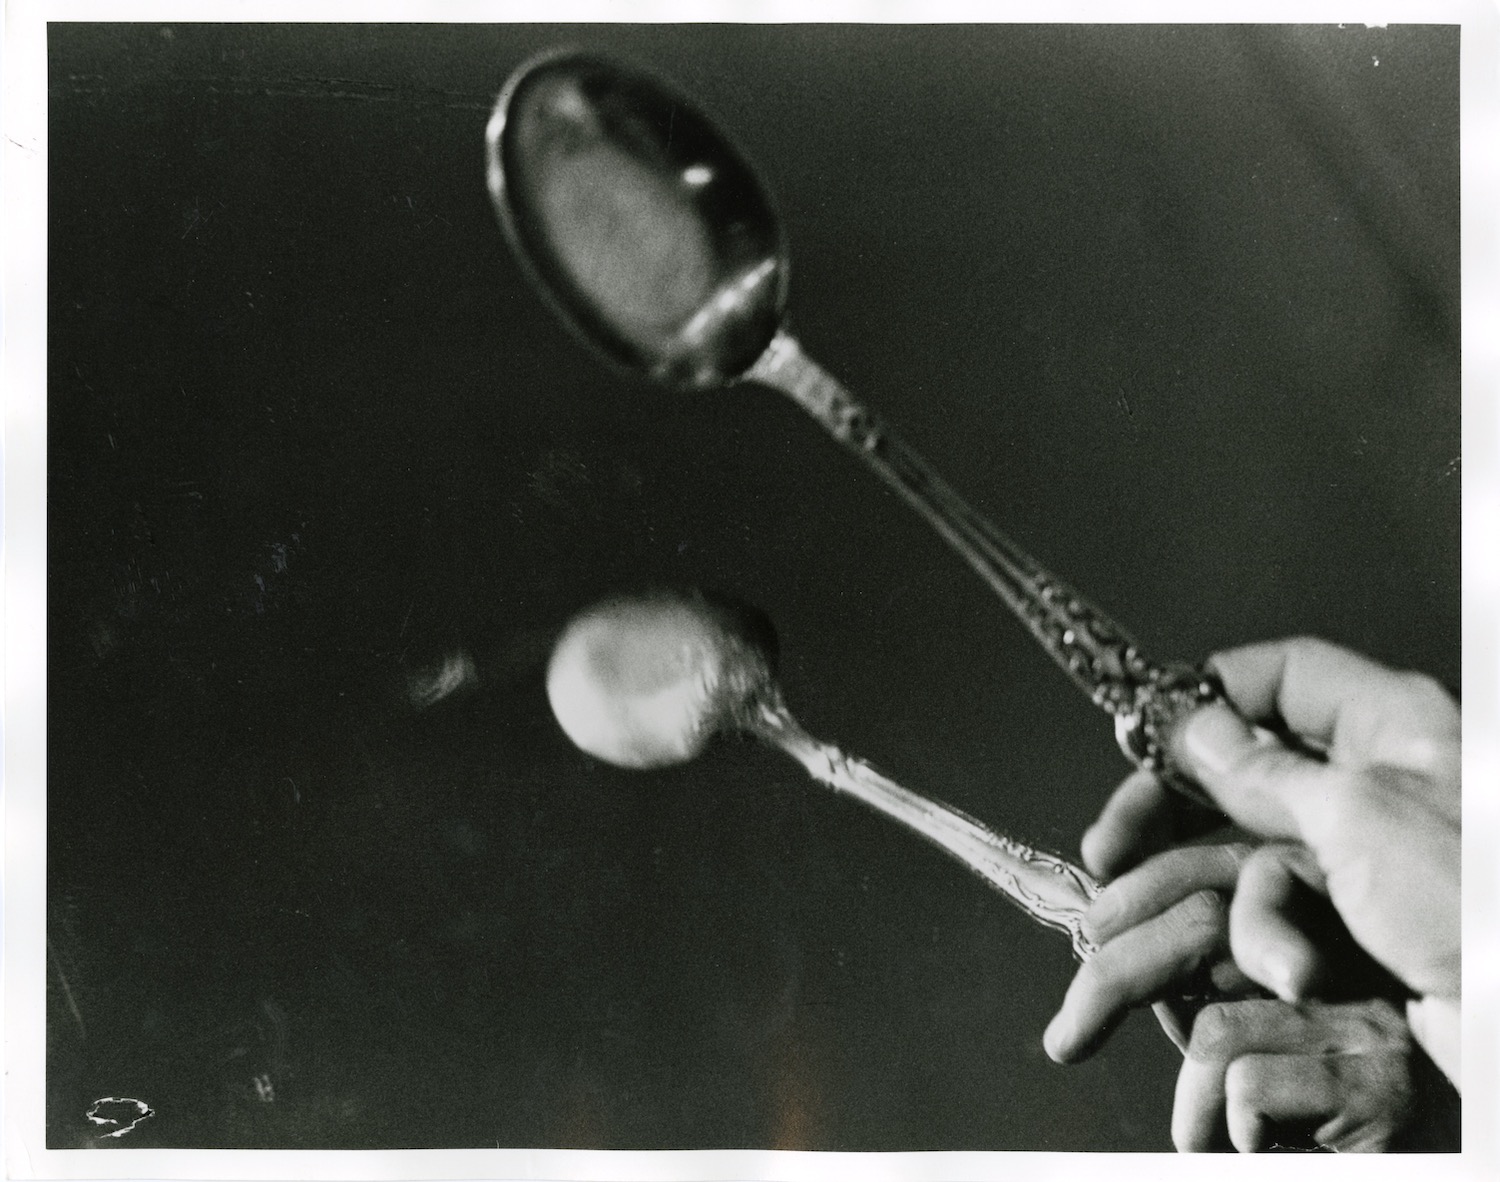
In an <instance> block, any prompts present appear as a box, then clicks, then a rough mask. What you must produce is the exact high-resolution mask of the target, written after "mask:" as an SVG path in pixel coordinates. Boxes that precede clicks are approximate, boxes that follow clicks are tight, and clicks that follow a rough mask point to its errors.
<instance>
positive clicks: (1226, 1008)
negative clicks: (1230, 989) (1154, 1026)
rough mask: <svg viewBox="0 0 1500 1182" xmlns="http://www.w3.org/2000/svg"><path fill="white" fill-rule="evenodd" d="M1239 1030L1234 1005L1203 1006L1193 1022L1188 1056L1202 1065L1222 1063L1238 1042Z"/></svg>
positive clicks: (1220, 1003) (1226, 1003)
mask: <svg viewBox="0 0 1500 1182" xmlns="http://www.w3.org/2000/svg"><path fill="white" fill-rule="evenodd" d="M1239 1029H1240V1023H1239V1021H1238V1020H1237V1018H1236V1011H1235V1006H1234V1003H1232V1002H1214V1003H1213V1004H1211V1005H1207V1006H1204V1007H1203V1009H1202V1010H1201V1011H1199V1013H1198V1017H1197V1018H1196V1019H1195V1020H1194V1021H1193V1033H1192V1037H1191V1038H1190V1039H1189V1040H1188V1054H1189V1055H1190V1056H1192V1058H1194V1059H1197V1060H1198V1061H1199V1062H1203V1063H1212V1062H1222V1061H1223V1060H1224V1059H1226V1058H1227V1057H1228V1053H1229V1051H1230V1050H1231V1049H1232V1048H1233V1047H1234V1046H1235V1045H1236V1043H1237V1042H1238V1041H1239Z"/></svg>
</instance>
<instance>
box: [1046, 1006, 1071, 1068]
mask: <svg viewBox="0 0 1500 1182" xmlns="http://www.w3.org/2000/svg"><path fill="white" fill-rule="evenodd" d="M1076 1035H1077V1027H1076V1024H1075V1023H1074V1021H1073V1015H1072V1014H1070V1013H1069V1012H1068V1009H1067V1007H1066V1006H1064V1007H1063V1008H1062V1009H1060V1010H1058V1011H1057V1014H1056V1016H1055V1017H1054V1018H1053V1019H1052V1021H1051V1022H1049V1023H1047V1029H1046V1031H1045V1032H1044V1033H1043V1034H1042V1047H1043V1049H1044V1050H1045V1051H1046V1052H1047V1055H1048V1057H1049V1058H1051V1060H1052V1061H1053V1062H1054V1063H1066V1062H1067V1061H1068V1055H1069V1052H1070V1051H1071V1050H1072V1049H1073V1040H1074V1038H1075V1037H1076Z"/></svg>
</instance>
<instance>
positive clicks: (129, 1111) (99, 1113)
mask: <svg viewBox="0 0 1500 1182" xmlns="http://www.w3.org/2000/svg"><path fill="white" fill-rule="evenodd" d="M155 1115H156V1111H155V1110H154V1109H153V1108H152V1107H151V1106H150V1105H149V1104H147V1103H146V1102H145V1101H144V1100H134V1099H131V1098H130V1097H129V1096H105V1097H103V1098H102V1099H99V1100H95V1101H94V1102H93V1104H91V1105H90V1106H89V1110H88V1111H87V1112H85V1113H84V1116H86V1117H88V1119H89V1120H90V1121H92V1122H93V1123H94V1124H96V1125H120V1126H121V1127H120V1128H117V1129H115V1130H114V1131H113V1132H110V1133H102V1134H101V1135H100V1136H101V1139H102V1138H104V1137H123V1136H124V1135H125V1134H126V1133H128V1132H130V1130H131V1129H133V1128H135V1126H136V1125H138V1124H140V1123H141V1122H142V1121H143V1120H150V1119H151V1118H152V1117H153V1116H155ZM126 1121H129V1122H130V1123H129V1124H126V1123H125V1122H126Z"/></svg>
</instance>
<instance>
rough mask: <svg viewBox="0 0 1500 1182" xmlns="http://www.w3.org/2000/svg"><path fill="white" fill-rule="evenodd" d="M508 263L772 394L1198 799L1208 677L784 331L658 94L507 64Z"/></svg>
mask: <svg viewBox="0 0 1500 1182" xmlns="http://www.w3.org/2000/svg"><path fill="white" fill-rule="evenodd" d="M486 146H487V153H488V174H487V175H488V183H489V189H490V195H491V197H492V198H493V200H494V204H495V209H496V211H497V213H498V215H499V218H500V224H501V226H502V227H503V228H504V230H505V233H506V236H507V237H508V239H509V241H510V244H511V246H512V248H513V249H514V251H515V253H516V255H517V256H518V257H519V259H520V260H521V263H522V266H523V267H524V268H525V270H526V271H527V273H528V274H529V275H530V277H531V279H532V281H533V283H534V284H535V285H536V287H537V288H538V289H539V290H540V291H541V292H542V294H543V296H544V297H545V298H546V299H547V300H548V301H549V302H550V303H551V304H552V306H553V307H554V308H555V309H556V310H557V312H558V313H559V314H560V315H561V317H562V319H563V320H564V321H565V322H566V323H567V324H568V325H569V326H570V327H571V328H572V329H573V331H574V332H575V333H576V334H577V335H578V336H579V337H580V338H581V339H582V340H583V341H584V342H585V343H586V344H588V345H590V346H591V347H592V348H594V349H595V350H596V351H597V352H599V353H600V354H602V355H603V356H604V357H606V358H608V359H609V360H610V361H611V362H613V363H614V364H615V365H617V366H621V367H623V368H625V369H628V370H631V371H633V372H635V373H637V374H643V375H645V376H647V377H649V378H651V379H653V380H655V381H657V382H660V383H664V384H666V385H669V386H673V387H676V388H679V389H691V390H697V389H707V388H712V387H716V386H724V385H729V384H731V383H734V382H739V381H752V382H758V383H761V384H763V385H766V386H769V387H771V388H773V389H775V390H779V391H780V392H781V393H783V394H785V395H787V396H788V397H789V398H791V399H792V400H793V401H794V402H796V403H797V404H798V405H799V406H800V407H802V409H803V410H805V411H806V412H807V413H808V414H810V415H812V417H813V418H815V419H816V420H817V421H818V422H819V423H820V424H821V425H822V426H823V428H824V429H825V430H826V431H827V432H828V433H829V434H830V435H832V436H833V437H834V439H836V440H837V441H838V442H839V443H841V444H843V445H844V446H845V447H846V448H847V449H848V450H849V451H850V452H852V453H853V454H854V455H856V456H858V457H859V459H860V460H862V461H863V462H864V463H865V464H867V465H868V466H869V467H870V468H871V469H872V470H873V471H874V472H875V474H876V475H877V476H879V477H880V479H881V480H883V481H885V483H886V484H887V485H889V486H890V487H891V488H892V489H894V490H895V491H896V492H897V493H898V494H899V495H900V496H901V497H902V498H903V499H904V500H905V501H906V502H907V503H908V504H909V505H911V506H912V507H913V508H914V509H915V510H916V511H917V512H918V513H920V514H921V515H922V516H923V517H924V518H925V519H926V520H927V522H928V523H929V524H930V525H931V526H932V527H933V529H934V530H936V531H937V533H938V534H939V535H940V536H941V537H942V538H943V539H944V540H945V541H947V542H948V544H949V545H950V546H951V547H952V548H953V549H954V550H955V551H956V552H957V553H958V554H959V555H960V556H961V557H962V558H963V559H964V560H965V561H966V562H967V563H968V564H969V565H970V566H971V567H972V568H973V569H974V570H975V571H976V572H977V573H978V574H979V576H980V577H981V578H983V579H984V580H985V582H986V583H988V584H989V586H990V588H991V589H992V590H993V591H994V592H995V594H996V595H998V596H999V597H1000V599H1001V601H1002V602H1004V603H1005V604H1006V606H1007V607H1009V608H1010V610H1011V611H1012V612H1013V613H1014V614H1015V616H1016V617H1017V619H1019V620H1020V621H1021V623H1022V624H1023V625H1024V626H1025V627H1026V628H1027V629H1028V630H1029V631H1030V633H1031V634H1032V636H1033V637H1034V638H1035V639H1036V640H1037V642H1038V643H1039V644H1040V645H1041V646H1042V648H1043V649H1044V650H1045V651H1046V652H1047V654H1048V655H1049V656H1050V657H1051V658H1052V660H1053V661H1054V662H1056V663H1057V665H1058V666H1059V667H1061V668H1062V670H1063V672H1064V673H1066V674H1067V675H1068V677H1070V678H1071V679H1072V680H1073V682H1074V683H1075V684H1076V685H1077V686H1078V687H1079V688H1080V689H1082V690H1083V691H1084V693H1086V694H1088V695H1089V697H1090V699H1091V700H1092V701H1093V702H1094V703H1095V704H1096V705H1097V706H1099V707H1100V708H1102V709H1103V710H1105V711H1106V712H1107V713H1108V714H1110V715H1111V716H1112V717H1113V718H1114V721H1115V737H1116V741H1117V742H1118V743H1119V745H1120V748H1121V750H1122V751H1123V752H1124V753H1125V755H1126V756H1127V757H1128V758H1129V759H1130V760H1131V761H1132V762H1133V763H1135V764H1136V765H1137V766H1139V767H1142V768H1146V769H1148V770H1150V771H1153V772H1156V773H1158V774H1159V775H1161V776H1162V778H1163V779H1165V780H1166V781H1167V782H1169V783H1171V784H1172V785H1173V786H1175V787H1177V788H1179V789H1180V790H1182V791H1183V792H1185V793H1187V794H1188V795H1190V796H1193V797H1195V798H1196V799H1198V800H1199V801H1201V802H1203V803H1208V799H1207V797H1206V796H1205V795H1204V794H1203V792H1202V791H1201V789H1200V788H1198V787H1197V786H1196V785H1195V784H1193V783H1192V781H1191V780H1189V779H1188V778H1187V777H1186V776H1184V775H1182V774H1181V773H1180V772H1179V771H1177V769H1175V768H1174V767H1173V765H1172V761H1171V757H1170V738H1171V733H1172V731H1173V729H1174V728H1175V727H1176V726H1177V724H1178V723H1179V722H1180V720H1181V719H1182V718H1183V716H1185V715H1186V714H1188V713H1190V712H1192V711H1193V710H1196V709H1197V708H1198V707H1200V706H1202V705H1204V704H1206V703H1207V702H1210V701H1214V700H1217V699H1219V698H1221V697H1222V696H1223V687H1222V686H1221V685H1220V684H1219V683H1218V680H1217V679H1216V678H1215V677H1214V676H1213V675H1212V674H1210V673H1206V672H1204V671H1202V670H1199V669H1195V668H1193V667H1191V666H1187V665H1182V664H1167V665H1161V664H1156V663H1155V662H1152V661H1150V660H1148V659H1147V658H1146V657H1145V655H1144V654H1143V653H1142V652H1141V650H1140V649H1139V647H1138V646H1137V645H1136V644H1135V642H1134V641H1133V640H1131V639H1130V637H1129V636H1128V635H1127V634H1126V632H1125V631H1124V630H1123V629H1122V628H1121V627H1120V626H1119V625H1118V624H1116V623H1115V622H1114V621H1113V620H1111V619H1110V618H1109V617H1108V616H1107V615H1105V614H1104V613H1103V612H1102V611H1100V610H1099V609H1098V608H1097V607H1095V606H1094V605H1093V604H1091V603H1090V602H1089V601H1088V600H1086V599H1084V598H1083V597H1082V596H1081V595H1079V594H1078V593H1077V592H1075V591H1074V590H1073V589H1072V588H1070V587H1068V586H1067V585H1066V584H1064V583H1063V582H1062V581H1061V580H1059V579H1057V578H1056V577H1055V576H1054V575H1052V574H1051V573H1050V572H1049V571H1047V570H1046V569H1045V568H1043V567H1042V566H1041V564H1040V563H1038V562H1037V561H1036V560H1035V559H1033V558H1032V557H1031V556H1030V555H1028V554H1027V553H1026V552H1025V551H1023V550H1022V549H1021V548H1020V547H1019V546H1017V545H1016V544H1015V543H1014V542H1013V541H1011V540H1010V538H1008V537H1006V536H1005V534H1003V533H1001V532H1000V530H999V529H997V528H996V527H995V526H994V524H993V523H991V522H990V521H989V520H988V519H987V518H986V517H985V516H984V515H983V514H981V513H978V512H976V511H975V510H974V509H973V508H972V507H971V506H970V505H969V504H968V503H967V502H965V501H964V499H963V498H962V497H960V496H959V495H958V493H957V492H955V491H954V490H953V489H952V488H951V487H950V486H949V485H948V484H947V483H946V482H945V481H944V480H943V479H942V478H941V477H940V476H938V474H937V472H935V471H934V470H933V469H932V467H931V466H930V465H928V464H927V462H926V461H925V460H924V459H922V457H921V456H920V455H918V454H917V452H916V451H915V450H914V449H912V448H911V447H910V446H908V445H907V444H906V443H904V442H903V441H902V440H901V438H900V437H899V436H898V435H897V434H896V433H895V432H894V431H893V430H891V428H890V427H888V426H887V425H886V424H885V423H883V422H882V421H881V420H880V419H879V418H878V417H877V416H876V415H875V414H873V413H872V412H871V411H870V410H869V409H868V408H867V407H865V406H864V405H862V404H861V403H860V402H859V401H858V400H856V399H855V398H854V396H853V395H852V394H850V392H849V391H848V390H847V389H845V388H844V387H843V386H842V385H841V384H840V383H839V382H838V381H837V380H836V379H835V378H834V377H833V376H832V375H830V374H829V373H827V372H826V371H825V370H823V369H822V368H821V367H819V366H818V365H817V364H816V363H815V362H813V361H812V359H811V358H809V357H808V356H807V354H806V353H804V352H803V351H802V348H801V346H800V345H799V344H798V343H797V342H796V341H795V340H794V339H793V338H792V337H791V336H790V335H789V334H788V333H787V332H786V330H785V329H784V328H783V327H782V325H781V320H782V314H783V312H784V310H785V305H786V289H787V251H786V244H785V241H784V239H783V234H782V229H781V221H780V219H779V218H778V217H777V216H776V211H775V209H774V208H773V206H772V204H771V201H770V198H769V197H768V196H767V195H766V191H765V189H764V188H763V187H762V185H761V184H760V182H759V180H758V179H757V178H756V175H755V172H754V171H753V170H752V169H751V167H750V166H749V164H748V163H746V161H745V158H744V156H742V155H741V154H740V152H739V151H738V150H737V149H736V148H735V147H734V146H733V144H732V143H731V142H730V141H729V139H728V138H727V137H725V136H724V135H723V134H722V133H721V132H720V131H719V130H718V128H717V127H716V126H715V125H714V124H713V123H712V122H711V121H710V120H709V119H708V117H707V116H705V115H704V114H703V113H702V112H700V111H699V110H697V109H696V108H695V107H694V106H693V105H692V104H691V103H690V102H688V101H687V100H686V99H684V98H683V97H682V96H681V95H680V94H678V93H677V92H676V91H675V90H674V89H672V88H671V87H670V86H668V85H667V84H666V83H664V82H662V81H660V80H659V79H657V78H656V77H654V76H653V75H650V74H647V73H645V72H642V71H639V70H635V69H631V68H628V67H625V66H622V65H620V64H618V63H616V62H614V61H611V60H609V59H607V58H604V57H600V56H596V55H592V54H588V53H581V52H578V51H573V50H567V51H562V52H558V53H552V54H547V55H544V56H543V57H541V58H537V59H534V60H533V61H531V62H529V63H527V64H525V65H523V66H522V67H521V68H520V69H519V70H518V71H517V72H516V73H515V74H514V75H513V76H512V77H511V79H510V81H509V82H507V84H506V86H505V89H504V90H503V91H502V92H501V95H500V98H499V100H498V102H497V103H496V105H495V110H494V114H493V115H492V116H491V118H490V123H489V127H488V129H487V132H486Z"/></svg>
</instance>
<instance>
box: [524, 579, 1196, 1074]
mask: <svg viewBox="0 0 1500 1182" xmlns="http://www.w3.org/2000/svg"><path fill="white" fill-rule="evenodd" d="M774 648H775V633H774V630H773V629H772V627H771V625H770V623H769V621H767V620H766V618H765V617H764V616H763V615H762V614H761V613H759V612H757V611H756V610H755V609H753V608H749V607H747V606H745V605H743V604H740V603H736V602H734V601H732V600H728V599H724V598H720V597H709V596H707V595H705V594H703V593H702V592H676V591H657V592H653V593H650V594H644V595H633V596H618V597H615V598H612V599H606V600H604V601H602V602H600V603H597V604H594V605H593V606H592V607H589V608H586V609H585V610H583V611H582V612H580V613H578V614H577V615H576V616H574V617H573V619H572V620H570V621H569V623H568V624H567V626H566V627H565V628H564V629H563V631H562V633H561V635H560V636H559V637H558V639H557V641H556V643H555V644H554V646H553V649H552V657H551V660H550V661H549V663H548V666H547V697H548V700H549V701H550V703H551V705H552V712H553V714H554V716H555V717H556V718H557V721H558V724H559V725H560V726H561V727H562V729H563V732H564V733H565V734H566V735H567V736H568V737H569V738H570V739H571V740H572V741H573V743H574V745H575V746H577V747H578V748H580V749H581V750H583V751H584V752H586V753H588V754H589V755H592V756H594V757H595V758H596V759H601V760H603V761H604V762H606V763H610V764H613V765H615V766H617V767H625V768H633V769H649V768H661V767H671V766H674V765H677V764H682V763H686V762H688V761H689V760H691V759H693V758H695V757H696V756H697V755H699V754H700V753H702V751H703V749H704V748H705V747H707V746H708V744H709V743H710V742H711V741H712V740H713V739H715V738H716V737H718V736H720V735H725V734H732V733H739V734H742V735H746V736H749V737H751V738H754V739H758V740H760V741H761V742H763V743H766V744H768V745H770V746H772V747H775V748H777V749H778V750H780V751H783V752H785V753H786V754H787V755H790V756H791V757H792V758H793V759H795V760H796V761H797V762H798V763H800V764H801V765H802V766H803V768H804V769H806V771H807V773H808V775H810V776H811V777H812V778H813V779H814V780H816V781H817V782H818V783H820V784H823V785H825V786H826V787H829V788H832V789H833V790H834V791H835V792H838V793H840V794H841V795H845V796H850V797H853V798H854V799H855V800H858V801H860V802H861V803H862V804H864V805H866V806H868V807H869V808H872V809H874V810H876V811H877V812H880V813H884V814H885V815H886V816H887V817H890V818H891V819H892V820H894V821H896V822H897V823H898V824H900V825H902V826H904V827H905V828H906V829H908V830H910V831H911V832H913V833H916V834H918V835H919V836H921V837H922V838H924V839H925V840H927V841H929V842H931V843H932V844H933V845H935V846H937V847H938V848H939V849H941V850H943V851H944V852H945V853H947V854H949V855H950V856H951V857H953V858H955V859H956V860H957V861H959V862H960V863H962V864H963V865H964V866H966V867H968V868H969V869H970V870H972V871H973V872H974V873H975V874H977V875H978V876H979V877H980V878H981V879H983V880H984V881H985V882H986V883H988V884H989V885H990V886H991V887H992V888H994V889H995V890H997V891H999V892H1000V893H1001V894H1003V895H1004V896H1005V897H1006V898H1007V899H1009V900H1010V901H1011V902H1012V903H1014V904H1015V905H1016V906H1017V907H1019V908H1020V909H1021V910H1022V911H1023V912H1025V913H1026V914H1027V915H1028V916H1030V917H1031V918H1032V919H1034V920H1035V921H1036V922H1038V923H1040V924H1042V925H1043V926H1045V927H1049V928H1053V929H1055V930H1057V931H1060V932H1063V933H1064V934H1065V935H1067V937H1068V939H1069V941H1070V943H1071V944H1072V946H1073V954H1074V955H1075V956H1076V957H1077V958H1078V959H1079V960H1081V961H1082V960H1087V959H1088V958H1089V957H1091V956H1093V955H1094V953H1096V952H1097V951H1098V950H1099V948H1098V945H1097V944H1095V943H1094V942H1093V941H1092V940H1091V939H1089V937H1088V936H1087V935H1085V933H1084V931H1083V915H1084V912H1085V911H1087V909H1088V906H1089V904H1090V903H1091V902H1092V901H1093V899H1094V897H1095V896H1096V895H1098V893H1099V891H1100V889H1101V888H1100V885H1099V883H1098V882H1097V881H1096V880H1095V879H1094V878H1093V877H1092V876H1091V875H1090V874H1089V873H1088V872H1087V871H1086V870H1084V869H1082V868H1081V867H1079V866H1075V865H1073V864H1072V863H1071V862H1069V861H1067V860H1066V859H1064V858H1061V857H1059V856H1058V855H1056V854H1053V853H1049V852H1048V851H1046V850H1041V849H1037V848H1035V847H1033V846H1030V845H1027V844H1026V843H1024V842H1021V841H1018V840H1016V839H1015V838H1013V837H1009V836H1007V835H1005V834H1003V833H999V832H996V831H995V830H993V829H990V828H989V827H988V826H986V825H984V824H983V823H982V822H980V821H977V820H975V819H974V818H973V817H971V816H969V815H968V814H967V813H964V812H961V811H960V810H958V809H956V808H953V807H952V806H950V805H946V804H943V803H942V802H941V801H937V800H933V799H931V798H929V797H926V796H922V795H920V794H919V793H916V792H913V791H911V790H910V789H908V788H903V787H902V786H901V785H900V784H898V783H896V781H894V780H892V779H890V778H889V777H888V776H885V775H882V774H881V773H880V772H878V771H876V770H875V768H873V767H871V766H870V765H869V764H868V763H866V762H865V761H864V760H862V759H857V758H856V757H854V756H852V755H849V754H848V753H846V752H844V751H842V750H840V749H839V748H838V747H836V746H834V745H833V744H832V743H826V742H823V741H821V740H819V739H815V738H814V737H813V736H812V735H810V734H808V733H807V731H805V730H804V729H803V728H802V726H801V724H799V723H798V722H797V720H796V718H795V717H793V715H792V713H791V711H790V710H789V709H788V708H787V706H786V702H785V700H784V698H783V695H782V691H781V687H780V686H779V685H778V684H777V681H776V677H775V674H774V672H773V668H772V666H773V659H774V658H773V653H774ZM1208 1000H1210V997H1209V995H1204V996H1196V997H1192V998H1186V997H1173V998H1167V999H1163V1000H1161V1001H1158V1002H1156V1003H1155V1004H1154V1005H1153V1007H1152V1008H1153V1009H1154V1010H1155V1013H1156V1017H1157V1020H1158V1021H1159V1022H1160V1024H1161V1026H1162V1029H1163V1030H1164V1031H1165V1032H1166V1033H1167V1035H1168V1037H1169V1038H1171V1039H1172V1041H1173V1042H1174V1043H1175V1044H1176V1045H1177V1047H1178V1049H1179V1050H1185V1049H1186V1046H1187V1039H1188V1032H1189V1031H1190V1030H1191V1028H1192V1016H1193V1014H1194V1013H1195V1012H1196V1010H1197V1009H1198V1008H1199V1007H1200V1006H1201V1005H1203V1004H1204V1003H1205V1002H1206V1001H1208Z"/></svg>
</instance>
